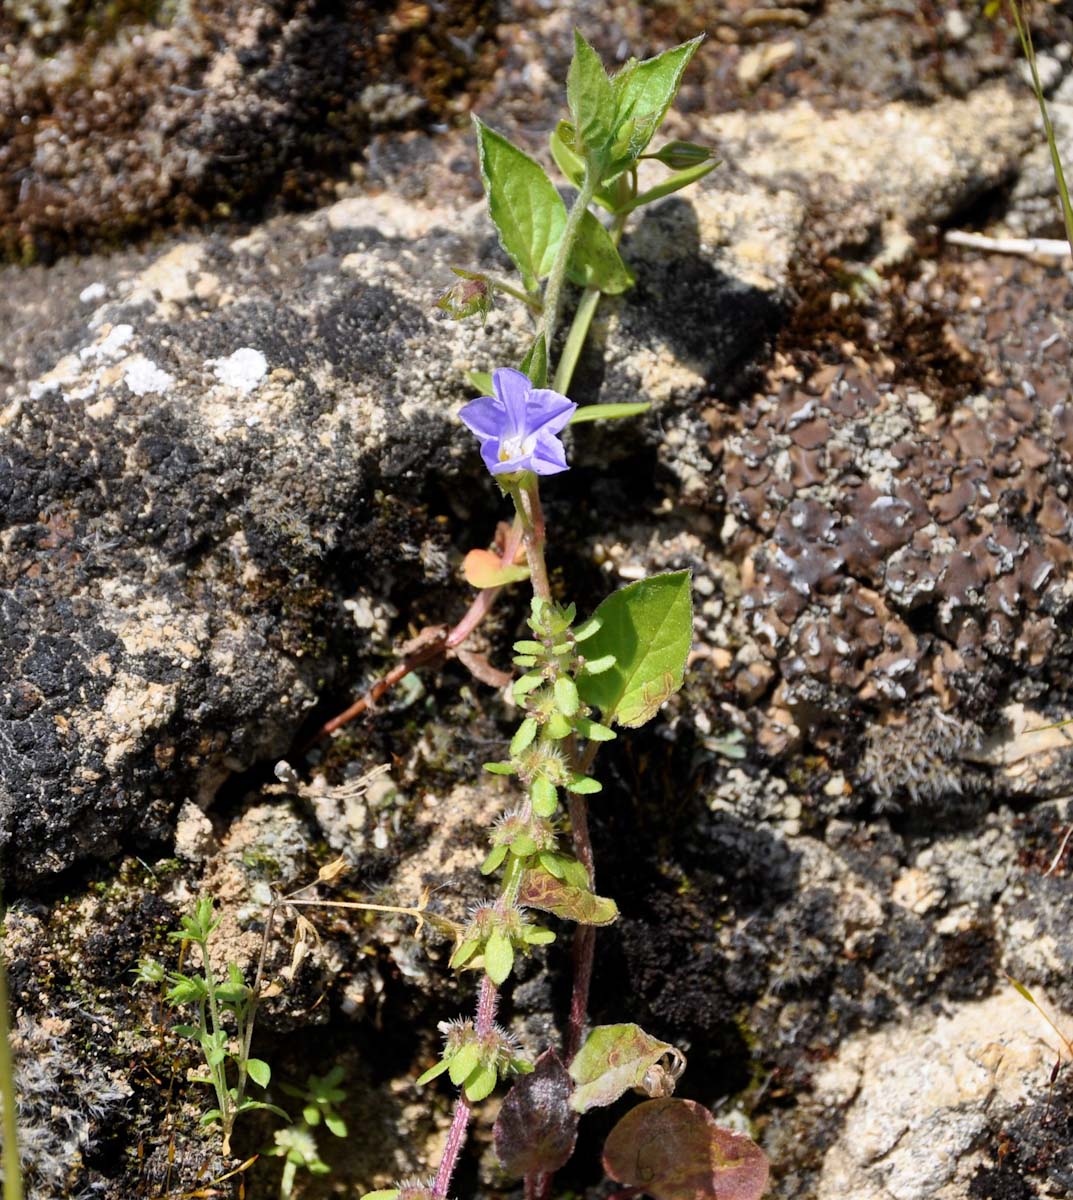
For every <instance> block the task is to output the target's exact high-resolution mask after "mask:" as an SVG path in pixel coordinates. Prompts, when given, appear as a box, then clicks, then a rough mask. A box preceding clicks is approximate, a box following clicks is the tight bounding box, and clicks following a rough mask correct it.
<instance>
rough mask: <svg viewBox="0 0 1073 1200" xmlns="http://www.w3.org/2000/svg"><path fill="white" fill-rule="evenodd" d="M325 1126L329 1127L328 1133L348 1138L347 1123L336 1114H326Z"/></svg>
mask: <svg viewBox="0 0 1073 1200" xmlns="http://www.w3.org/2000/svg"><path fill="white" fill-rule="evenodd" d="M324 1124H325V1125H327V1126H328V1132H329V1133H334V1134H335V1136H336V1137H340V1138H345V1137H346V1121H344V1120H343V1118H342V1117H340V1116H339V1115H338V1114H336V1113H326V1114H325V1117H324Z"/></svg>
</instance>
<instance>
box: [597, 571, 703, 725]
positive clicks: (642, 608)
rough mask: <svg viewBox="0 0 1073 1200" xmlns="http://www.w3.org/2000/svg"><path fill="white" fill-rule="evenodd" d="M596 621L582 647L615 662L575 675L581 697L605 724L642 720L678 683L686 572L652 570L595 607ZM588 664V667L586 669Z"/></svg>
mask: <svg viewBox="0 0 1073 1200" xmlns="http://www.w3.org/2000/svg"><path fill="white" fill-rule="evenodd" d="M595 615H596V616H598V617H599V618H600V621H601V626H600V630H599V632H598V633H596V634H595V635H594V636H593V637H592V638H590V639H589V641H588V643H587V644H586V647H585V649H586V651H587V652H588V654H589V655H592V657H593V658H594V659H597V658H599V657H600V656H601V655H608V654H613V655H614V656H615V660H616V661H615V664H614V666H613V667H611V668H610V669H609V670H607V671H604V672H602V673H601V674H599V675H591V674H589V673H587V672H586V673H585V674H583V675H582V676H581V677H580V678H579V680H578V689H579V691H580V692H581V698H582V700H584V702H585V703H586V704H591V705H594V706H596V707H598V708H599V709H601V711H602V713H603V719H604V721H605V722H606V723H610V722H612V721H615V722H617V723H618V724H619V725H627V726H636V725H643V724H644V723H645V722H646V721H647V720H649V719H650V718H651V717H653V716H654V715H655V713H656V712H657V711H658V709H659V707H660V705H661V704H662V703H663V702H664V700H666V699H667V697H668V696H670V695H672V694H673V693H674V692H676V691H677V690H678V689H679V688H680V687H681V686H682V680H683V678H684V676H685V666H686V659H687V658H688V656H689V650H690V646H691V645H692V643H693V603H692V597H691V594H690V573H689V572H688V571H675V572H672V573H670V574H667V575H654V576H652V578H650V579H641V580H639V581H638V582H637V583H631V584H629V585H628V586H627V587H624V588H622V589H621V590H620V591H617V592H614V593H613V594H612V595H610V596H608V597H607V599H606V600H604V601H603V603H602V604H601V605H600V606H599V608H597V610H596V614H595ZM590 669H591V668H590Z"/></svg>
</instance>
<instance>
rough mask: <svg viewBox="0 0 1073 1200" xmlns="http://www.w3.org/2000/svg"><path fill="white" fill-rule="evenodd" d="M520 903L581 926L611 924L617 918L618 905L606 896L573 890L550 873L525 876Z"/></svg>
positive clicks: (535, 872)
mask: <svg viewBox="0 0 1073 1200" xmlns="http://www.w3.org/2000/svg"><path fill="white" fill-rule="evenodd" d="M518 903H519V904H522V905H524V906H525V907H526V908H539V909H540V910H541V911H542V912H550V913H554V914H555V915H556V916H557V917H562V918H563V919H564V920H567V921H576V922H577V923H578V924H579V925H610V924H612V922H613V921H615V920H616V919H617V917H618V906H617V905H616V904H615V902H614V900H609V899H608V898H607V897H606V896H596V895H594V894H593V893H592V892H590V891H587V890H586V889H585V888H580V887H572V886H571V885H570V884H569V883H566V882H565V881H564V880H562V879H556V878H555V876H554V875H550V874H548V872H547V871H526V872H525V874H524V875H523V876H522V885H521V889H520V891H519V892H518Z"/></svg>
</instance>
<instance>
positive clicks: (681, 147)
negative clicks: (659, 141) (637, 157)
mask: <svg viewBox="0 0 1073 1200" xmlns="http://www.w3.org/2000/svg"><path fill="white" fill-rule="evenodd" d="M644 157H645V158H656V159H658V160H659V161H660V162H661V163H663V165H664V166H666V167H670V168H671V170H672V171H685V170H686V169H687V168H689V167H696V166H699V165H700V164H701V163H704V162H707V161H708V159H710V158H713V157H714V155H713V154H712V151H711V150H709V149H708V147H707V146H698V145H697V143H696V142H678V141H675V142H668V143H667V144H666V146H661V147H660V148H659V149H658V150H657V151H656V152H655V154H646V155H645V156H644Z"/></svg>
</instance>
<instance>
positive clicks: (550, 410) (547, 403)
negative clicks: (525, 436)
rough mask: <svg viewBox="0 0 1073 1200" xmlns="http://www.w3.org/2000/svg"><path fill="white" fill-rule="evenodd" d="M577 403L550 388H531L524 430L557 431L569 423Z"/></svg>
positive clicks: (534, 431)
mask: <svg viewBox="0 0 1073 1200" xmlns="http://www.w3.org/2000/svg"><path fill="white" fill-rule="evenodd" d="M576 409H577V405H576V404H575V403H574V402H573V400H568V399H567V398H566V397H565V396H563V395H561V394H560V393H559V392H553V391H552V390H551V389H550V388H533V390H532V391H531V392H530V393H529V403H528V404H527V405H526V412H525V417H526V430H527V431H528V432H529V433H536V432H537V431H538V430H540V431H541V432H545V433H558V432H559V430H560V429H563V428H565V427H566V425H568V424H569V422H570V418H571V417H572V416H573V415H574V412H575V411H576Z"/></svg>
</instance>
